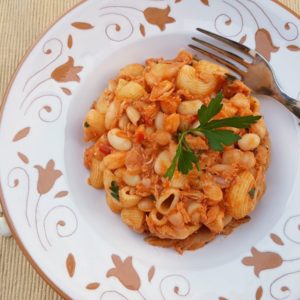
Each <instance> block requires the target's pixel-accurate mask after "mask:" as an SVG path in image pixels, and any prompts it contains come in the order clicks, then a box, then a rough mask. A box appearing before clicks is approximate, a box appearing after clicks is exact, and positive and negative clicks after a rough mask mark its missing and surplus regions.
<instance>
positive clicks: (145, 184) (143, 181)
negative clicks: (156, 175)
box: [142, 178, 151, 187]
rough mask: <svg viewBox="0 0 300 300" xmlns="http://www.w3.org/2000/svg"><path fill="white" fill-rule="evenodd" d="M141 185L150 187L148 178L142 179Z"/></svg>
mask: <svg viewBox="0 0 300 300" xmlns="http://www.w3.org/2000/svg"><path fill="white" fill-rule="evenodd" d="M142 184H143V186H146V187H150V185H151V179H150V178H143V179H142Z"/></svg>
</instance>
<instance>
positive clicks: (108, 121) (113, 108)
mask: <svg viewBox="0 0 300 300" xmlns="http://www.w3.org/2000/svg"><path fill="white" fill-rule="evenodd" d="M118 112H119V106H118V105H117V103H116V101H113V102H112V103H111V104H110V105H109V107H108V109H107V112H106V114H105V122H104V124H105V128H106V129H110V128H112V127H113V124H114V122H115V120H116V118H117V114H118Z"/></svg>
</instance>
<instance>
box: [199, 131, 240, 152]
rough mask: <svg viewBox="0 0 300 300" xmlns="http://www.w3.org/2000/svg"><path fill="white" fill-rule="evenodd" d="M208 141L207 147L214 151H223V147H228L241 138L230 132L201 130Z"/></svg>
mask: <svg viewBox="0 0 300 300" xmlns="http://www.w3.org/2000/svg"><path fill="white" fill-rule="evenodd" d="M202 132H203V133H204V135H205V136H206V137H207V139H208V144H209V147H210V148H211V149H213V150H215V151H223V150H224V146H230V145H232V144H234V143H235V142H237V141H238V140H239V139H240V138H241V137H240V136H239V135H238V134H236V133H233V132H232V131H230V130H216V129H215V130H202Z"/></svg>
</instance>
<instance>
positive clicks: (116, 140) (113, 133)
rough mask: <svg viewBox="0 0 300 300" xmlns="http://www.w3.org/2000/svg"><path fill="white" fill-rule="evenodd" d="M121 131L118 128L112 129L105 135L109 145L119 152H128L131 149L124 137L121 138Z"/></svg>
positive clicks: (130, 144)
mask: <svg viewBox="0 0 300 300" xmlns="http://www.w3.org/2000/svg"><path fill="white" fill-rule="evenodd" d="M121 133H122V131H121V130H120V129H118V128H113V129H111V130H110V131H109V132H108V133H107V139H108V141H109V143H110V144H111V145H112V146H113V147H114V148H115V149H116V150H119V151H128V150H129V149H130V148H131V147H132V143H131V141H130V140H129V139H128V138H126V137H121Z"/></svg>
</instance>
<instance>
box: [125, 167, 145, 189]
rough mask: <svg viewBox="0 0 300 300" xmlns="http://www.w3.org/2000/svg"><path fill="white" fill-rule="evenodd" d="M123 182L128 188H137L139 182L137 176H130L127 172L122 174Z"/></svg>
mask: <svg viewBox="0 0 300 300" xmlns="http://www.w3.org/2000/svg"><path fill="white" fill-rule="evenodd" d="M123 181H124V182H125V183H126V184H127V185H129V186H137V185H138V184H139V183H140V182H141V177H140V176H139V175H132V174H130V173H129V172H128V171H126V172H125V173H124V176H123Z"/></svg>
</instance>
